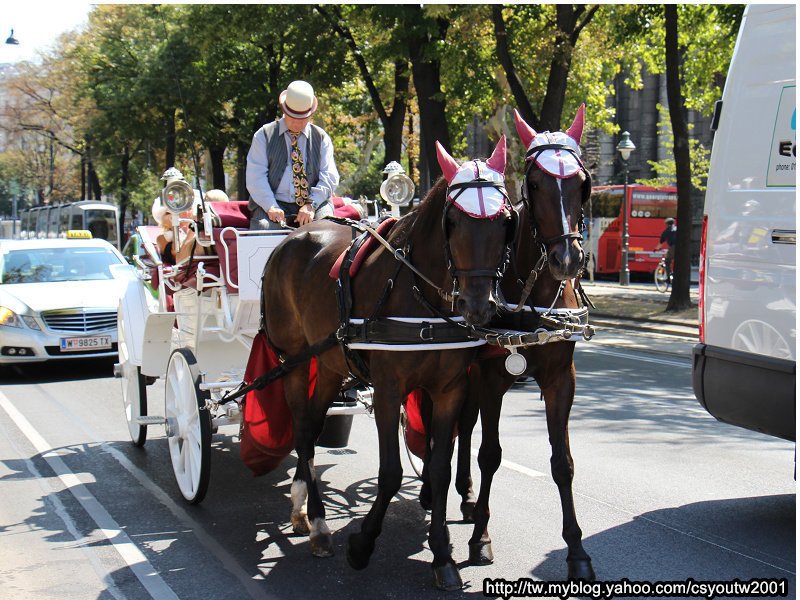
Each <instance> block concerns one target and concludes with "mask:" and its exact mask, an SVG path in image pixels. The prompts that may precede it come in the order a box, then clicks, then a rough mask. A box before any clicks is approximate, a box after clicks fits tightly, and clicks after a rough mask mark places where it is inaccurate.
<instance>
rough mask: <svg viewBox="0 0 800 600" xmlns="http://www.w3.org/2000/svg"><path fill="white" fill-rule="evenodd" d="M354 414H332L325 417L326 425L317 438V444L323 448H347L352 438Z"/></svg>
mask: <svg viewBox="0 0 800 600" xmlns="http://www.w3.org/2000/svg"><path fill="white" fill-rule="evenodd" d="M352 426H353V415H332V416H330V417H326V418H325V426H324V427H323V428H322V433H321V434H319V438H318V439H317V446H322V447H323V448H345V447H347V442H348V441H349V440H350V428H351V427H352Z"/></svg>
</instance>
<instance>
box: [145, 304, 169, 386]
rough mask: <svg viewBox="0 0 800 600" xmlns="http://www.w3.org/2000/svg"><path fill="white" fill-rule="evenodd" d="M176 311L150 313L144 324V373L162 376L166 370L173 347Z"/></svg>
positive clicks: (151, 375) (150, 375)
mask: <svg viewBox="0 0 800 600" xmlns="http://www.w3.org/2000/svg"><path fill="white" fill-rule="evenodd" d="M174 326H175V313H174V312H165V313H150V314H149V315H147V320H146V321H145V325H144V340H143V347H142V375H147V376H149V377H161V375H163V374H164V373H165V372H166V369H167V361H168V360H169V354H170V351H171V349H172V329H173V327H174Z"/></svg>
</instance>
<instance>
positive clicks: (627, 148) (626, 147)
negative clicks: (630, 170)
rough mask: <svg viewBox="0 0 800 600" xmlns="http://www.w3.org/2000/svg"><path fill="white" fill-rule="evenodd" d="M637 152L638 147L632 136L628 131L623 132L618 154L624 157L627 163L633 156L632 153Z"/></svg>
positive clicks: (618, 145)
mask: <svg viewBox="0 0 800 600" xmlns="http://www.w3.org/2000/svg"><path fill="white" fill-rule="evenodd" d="M634 150H636V145H635V144H634V143H633V142H632V141H631V134H630V133H628V132H627V131H625V132H623V134H622V139H620V141H619V144H617V152H619V155H620V156H621V157H622V160H624V161H625V162H627V161H628V159H629V158H630V156H631V152H633V151H634Z"/></svg>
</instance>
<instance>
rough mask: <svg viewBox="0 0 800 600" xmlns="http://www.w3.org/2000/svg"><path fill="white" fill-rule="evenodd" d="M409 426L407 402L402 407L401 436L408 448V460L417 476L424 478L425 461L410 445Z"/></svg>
mask: <svg viewBox="0 0 800 600" xmlns="http://www.w3.org/2000/svg"><path fill="white" fill-rule="evenodd" d="M407 427H408V414H407V413H406V407H405V404H403V405H402V406H401V407H400V437H401V438H402V439H403V445H404V446H405V448H406V454H407V455H408V461H409V462H410V463H411V468H412V469H414V473H416V474H417V477H418V478H420V479H422V468H423V467H424V463H423V461H422V459H421V458H420V457H418V456H417V455H416V454H414V453H413V452H412V451H411V448H409V447H408V438H407V437H406V428H407Z"/></svg>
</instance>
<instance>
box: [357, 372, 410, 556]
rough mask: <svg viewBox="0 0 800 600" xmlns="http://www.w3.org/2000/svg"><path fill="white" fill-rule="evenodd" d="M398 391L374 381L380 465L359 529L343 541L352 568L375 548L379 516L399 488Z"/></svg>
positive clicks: (400, 466) (381, 524) (378, 530)
mask: <svg viewBox="0 0 800 600" xmlns="http://www.w3.org/2000/svg"><path fill="white" fill-rule="evenodd" d="M401 397H402V396H401V394H400V390H397V389H390V390H387V389H386V387H385V386H379V385H378V384H377V382H376V386H375V395H374V399H373V406H374V408H375V412H374V415H375V424H376V426H377V428H378V448H379V460H380V468H379V470H378V495H377V496H376V498H375V502H374V503H373V504H372V507H371V508H370V510H369V513H367V516H366V517H365V518H364V522H363V523H362V524H361V531H360V532H359V533H353V534H351V535H350V537H349V538H348V540H347V562H348V563H349V564H350V566H351V567H353V568H354V569H358V570H360V569H364V568H366V566H367V565H368V564H369V559H370V557H371V556H372V552H373V551H374V550H375V540H376V539H377V538H378V536H379V535H380V534H381V528H382V526H383V518H384V517H385V516H386V509H387V508H388V507H389V502H391V500H392V498H393V497H394V496H395V494H397V492H398V491H400V485H401V484H402V481H403V467H402V465H401V463H400V444H399V438H398V430H399V427H400V398H401Z"/></svg>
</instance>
